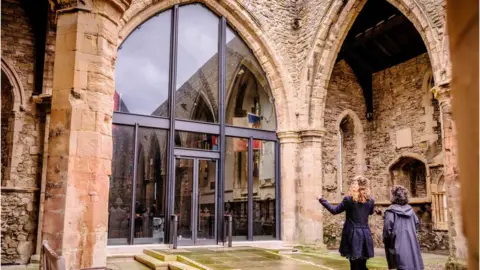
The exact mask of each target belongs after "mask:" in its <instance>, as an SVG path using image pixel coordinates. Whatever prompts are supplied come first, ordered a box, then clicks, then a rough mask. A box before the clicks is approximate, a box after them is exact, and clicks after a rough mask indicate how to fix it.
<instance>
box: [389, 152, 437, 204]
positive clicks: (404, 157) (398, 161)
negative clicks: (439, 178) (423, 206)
mask: <svg viewBox="0 0 480 270" xmlns="http://www.w3.org/2000/svg"><path fill="white" fill-rule="evenodd" d="M411 162H417V163H421V164H422V169H424V170H425V186H424V188H425V191H424V192H425V195H424V196H413V195H414V194H412V197H422V198H428V197H429V196H430V192H431V191H430V168H429V167H428V165H427V164H428V163H427V159H425V158H424V157H423V156H421V155H419V154H416V153H411V152H404V153H402V154H400V155H398V156H396V157H395V158H394V159H393V160H392V161H390V163H389V164H388V166H387V175H390V177H391V179H390V181H389V188H388V189H390V187H391V186H393V185H394V184H395V183H396V180H395V175H394V171H398V170H399V169H400V170H401V169H403V168H402V167H403V166H404V165H405V164H406V163H411ZM409 184H412V183H411V182H409ZM406 188H407V189H409V190H410V186H408V187H406ZM422 194H423V193H422Z"/></svg>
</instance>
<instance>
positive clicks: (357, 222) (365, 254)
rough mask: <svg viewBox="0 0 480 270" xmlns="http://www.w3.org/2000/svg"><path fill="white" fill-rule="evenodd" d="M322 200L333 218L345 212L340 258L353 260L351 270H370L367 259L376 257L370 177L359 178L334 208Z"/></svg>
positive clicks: (356, 178)
mask: <svg viewBox="0 0 480 270" xmlns="http://www.w3.org/2000/svg"><path fill="white" fill-rule="evenodd" d="M319 201H320V203H321V204H322V205H323V206H324V207H325V208H326V209H327V210H328V211H329V212H330V213H332V214H334V215H336V214H340V213H342V212H343V211H346V215H345V223H344V224H343V231H342V240H341V242H340V249H339V251H340V255H342V256H343V257H346V258H347V259H349V260H350V269H352V270H353V269H359V270H367V269H368V268H367V260H368V259H369V258H372V257H373V239H372V234H371V232H370V227H369V226H368V217H369V216H370V215H372V214H373V208H374V201H373V199H372V198H371V197H370V189H369V188H368V180H367V178H365V177H364V176H356V177H355V178H354V179H353V181H352V183H351V184H350V188H349V196H346V197H345V198H343V201H342V202H341V203H340V204H339V205H337V206H335V207H334V206H332V205H331V204H330V203H328V201H327V200H325V199H323V197H320V198H319Z"/></svg>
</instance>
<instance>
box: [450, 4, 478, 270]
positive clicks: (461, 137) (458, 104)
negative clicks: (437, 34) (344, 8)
mask: <svg viewBox="0 0 480 270" xmlns="http://www.w3.org/2000/svg"><path fill="white" fill-rule="evenodd" d="M446 2H447V8H446V10H447V25H448V37H449V44H450V56H451V57H450V58H451V60H452V87H453V90H452V92H453V112H454V118H455V122H456V124H457V128H458V129H457V138H458V147H459V149H458V151H459V156H458V157H459V158H458V161H459V167H460V181H461V183H462V188H461V200H462V215H463V219H462V221H463V232H464V233H465V235H466V236H467V237H466V238H467V239H468V253H469V256H468V269H470V270H475V269H478V268H479V267H478V263H479V261H478V258H479V254H478V231H479V226H478V182H479V181H478V167H479V166H478V111H479V110H478V94H479V91H478V88H479V87H478V83H479V81H478V43H479V42H478V34H479V33H478V24H479V22H478V16H479V15H478V7H479V3H478V1H476V0H464V1H455V0H447V1H446Z"/></svg>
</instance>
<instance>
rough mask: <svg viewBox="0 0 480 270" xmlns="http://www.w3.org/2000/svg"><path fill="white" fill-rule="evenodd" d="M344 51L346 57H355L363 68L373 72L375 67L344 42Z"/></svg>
mask: <svg viewBox="0 0 480 270" xmlns="http://www.w3.org/2000/svg"><path fill="white" fill-rule="evenodd" d="M343 53H344V54H345V57H346V58H353V59H354V60H355V62H356V63H357V65H360V66H361V68H362V69H365V70H366V71H368V72H369V73H373V70H374V69H373V67H372V66H370V64H369V63H368V61H366V60H364V59H363V58H362V57H361V56H360V55H358V54H357V52H356V51H355V50H354V49H353V48H351V47H349V46H348V44H344V51H343Z"/></svg>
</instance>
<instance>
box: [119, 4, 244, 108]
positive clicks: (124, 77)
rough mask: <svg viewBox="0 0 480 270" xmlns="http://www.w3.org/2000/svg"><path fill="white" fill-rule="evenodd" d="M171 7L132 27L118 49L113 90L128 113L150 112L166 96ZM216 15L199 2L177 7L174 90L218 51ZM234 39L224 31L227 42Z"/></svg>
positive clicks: (232, 33)
mask: <svg viewBox="0 0 480 270" xmlns="http://www.w3.org/2000/svg"><path fill="white" fill-rule="evenodd" d="M171 14H172V12H171V10H168V11H165V12H162V13H160V14H158V15H157V16H154V17H152V18H151V19H149V20H147V21H146V22H145V23H143V24H142V25H141V27H140V28H139V29H137V30H135V31H134V32H133V33H132V34H131V35H130V36H129V37H128V38H127V40H126V41H125V42H124V43H123V44H122V46H121V48H120V49H119V51H118V57H117V61H116V65H115V81H116V91H117V92H118V94H119V95H121V97H122V100H123V101H124V103H125V104H126V106H127V107H128V110H129V112H130V113H136V114H145V115H150V114H151V113H152V112H153V111H155V109H157V107H158V106H160V105H161V104H162V103H164V102H165V101H166V100H167V98H168V71H169V70H168V69H169V59H170V30H171ZM218 24H219V18H218V17H217V16H216V15H215V14H213V13H212V12H210V11H209V10H208V9H206V8H205V7H203V6H202V5H199V4H193V5H187V6H182V7H180V9H179V25H178V56H177V82H176V84H177V89H178V88H180V87H181V86H182V85H183V84H184V83H185V81H187V80H188V79H189V78H190V77H191V76H192V75H193V74H195V72H196V71H197V70H198V69H199V68H201V67H202V66H203V65H204V64H205V63H206V62H207V61H208V60H209V59H210V58H212V57H213V56H214V55H215V54H216V53H217V51H218ZM233 38H235V34H234V32H232V31H231V30H230V29H228V30H227V36H226V39H227V43H228V42H230V41H231V40H232V39H233Z"/></svg>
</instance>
